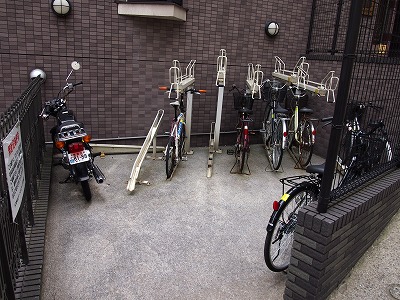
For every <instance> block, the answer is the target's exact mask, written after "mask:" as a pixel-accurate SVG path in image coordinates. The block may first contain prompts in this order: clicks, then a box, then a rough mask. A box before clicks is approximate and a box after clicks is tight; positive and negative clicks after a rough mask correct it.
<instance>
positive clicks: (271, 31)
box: [265, 21, 279, 37]
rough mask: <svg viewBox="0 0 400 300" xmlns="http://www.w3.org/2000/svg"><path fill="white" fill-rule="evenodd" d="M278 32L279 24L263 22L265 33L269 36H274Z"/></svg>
mask: <svg viewBox="0 0 400 300" xmlns="http://www.w3.org/2000/svg"><path fill="white" fill-rule="evenodd" d="M278 32H279V24H278V23H276V22H273V21H272V22H268V23H266V24H265V33H266V34H267V35H268V36H270V37H274V36H276V35H277V34H278Z"/></svg>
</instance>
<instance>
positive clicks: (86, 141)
mask: <svg viewBox="0 0 400 300" xmlns="http://www.w3.org/2000/svg"><path fill="white" fill-rule="evenodd" d="M82 139H83V141H84V142H85V143H89V142H90V140H91V139H92V137H91V136H90V135H85V136H84V137H83V138H82Z"/></svg>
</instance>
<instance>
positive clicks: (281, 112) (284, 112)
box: [275, 103, 289, 114]
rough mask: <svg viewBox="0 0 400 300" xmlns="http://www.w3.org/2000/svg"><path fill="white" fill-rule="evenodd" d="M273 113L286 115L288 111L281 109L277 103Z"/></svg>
mask: <svg viewBox="0 0 400 300" xmlns="http://www.w3.org/2000/svg"><path fill="white" fill-rule="evenodd" d="M275 112H277V113H278V114H288V113H289V111H288V110H287V109H286V108H283V107H282V106H281V105H280V104H279V103H277V105H276V108H275Z"/></svg>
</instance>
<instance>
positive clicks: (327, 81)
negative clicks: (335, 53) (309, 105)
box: [272, 56, 339, 103]
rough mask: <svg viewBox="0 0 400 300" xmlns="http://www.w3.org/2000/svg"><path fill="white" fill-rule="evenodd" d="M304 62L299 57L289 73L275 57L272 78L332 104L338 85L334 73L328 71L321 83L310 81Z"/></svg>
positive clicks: (306, 64) (307, 64)
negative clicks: (322, 97)
mask: <svg viewBox="0 0 400 300" xmlns="http://www.w3.org/2000/svg"><path fill="white" fill-rule="evenodd" d="M305 60H306V58H305V57H304V56H302V57H300V59H299V60H298V61H297V63H296V65H295V66H294V68H293V70H291V71H290V70H287V69H286V65H285V63H284V61H283V60H282V59H281V58H280V57H279V56H275V70H274V71H273V72H272V76H274V77H276V78H279V79H282V80H284V81H287V82H289V83H290V84H292V85H295V86H297V87H299V88H302V89H305V90H308V91H310V92H312V93H314V94H317V95H318V96H324V97H326V101H327V102H330V103H334V102H335V101H336V97H335V90H336V88H337V85H338V83H339V78H338V77H337V76H335V71H329V72H328V73H327V74H326V76H325V77H324V78H323V79H322V80H321V82H315V81H311V80H310V75H309V73H308V69H309V67H310V65H309V63H307V62H305Z"/></svg>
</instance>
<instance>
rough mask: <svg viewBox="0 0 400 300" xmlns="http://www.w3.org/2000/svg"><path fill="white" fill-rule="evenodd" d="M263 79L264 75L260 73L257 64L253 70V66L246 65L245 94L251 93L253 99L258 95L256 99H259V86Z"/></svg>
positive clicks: (259, 66) (259, 67)
mask: <svg viewBox="0 0 400 300" xmlns="http://www.w3.org/2000/svg"><path fill="white" fill-rule="evenodd" d="M263 79H264V73H263V71H261V65H260V64H257V65H256V66H255V68H254V65H253V64H248V68H247V79H246V88H247V92H248V93H251V97H252V98H253V99H254V95H255V94H258V99H261V85H262V82H263Z"/></svg>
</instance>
